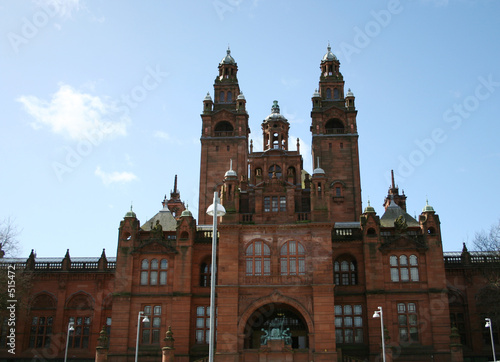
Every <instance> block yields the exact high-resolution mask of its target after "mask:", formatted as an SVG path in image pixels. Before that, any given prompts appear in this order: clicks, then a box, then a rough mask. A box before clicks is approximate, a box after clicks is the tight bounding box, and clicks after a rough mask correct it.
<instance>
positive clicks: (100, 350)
mask: <svg viewBox="0 0 500 362" xmlns="http://www.w3.org/2000/svg"><path fill="white" fill-rule="evenodd" d="M108 341H109V338H108V334H107V333H106V326H102V330H101V332H100V333H99V338H97V347H96V348H95V361H96V362H106V361H107V360H108Z"/></svg>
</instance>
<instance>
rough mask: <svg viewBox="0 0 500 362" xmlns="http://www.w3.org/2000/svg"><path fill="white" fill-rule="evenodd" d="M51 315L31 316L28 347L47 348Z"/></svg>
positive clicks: (51, 320)
mask: <svg viewBox="0 0 500 362" xmlns="http://www.w3.org/2000/svg"><path fill="white" fill-rule="evenodd" d="M52 322H53V317H52V316H50V317H33V318H31V328H30V347H31V348H49V347H50V339H51V337H52Z"/></svg>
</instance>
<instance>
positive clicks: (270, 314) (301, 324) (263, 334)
mask: <svg viewBox="0 0 500 362" xmlns="http://www.w3.org/2000/svg"><path fill="white" fill-rule="evenodd" d="M283 331H284V333H282V332H283ZM280 333H282V335H283V340H284V341H285V344H286V345H287V346H289V347H291V348H292V349H307V348H309V337H308V333H309V331H308V327H307V323H306V321H305V320H304V318H303V316H302V315H301V314H300V312H299V311H297V309H295V308H294V307H292V306H290V305H288V304H285V303H269V304H265V305H262V306H260V307H259V308H257V309H256V310H255V311H254V312H253V313H252V314H251V315H250V317H249V318H248V319H247V322H246V325H245V331H244V334H245V339H244V349H259V348H262V347H265V346H266V344H267V342H268V339H269V338H280V337H279V336H280V335H281V334H280ZM285 336H286V337H285Z"/></svg>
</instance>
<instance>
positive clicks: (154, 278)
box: [149, 270, 158, 285]
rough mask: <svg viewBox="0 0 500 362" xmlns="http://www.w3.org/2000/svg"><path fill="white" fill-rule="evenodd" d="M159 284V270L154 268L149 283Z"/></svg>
mask: <svg viewBox="0 0 500 362" xmlns="http://www.w3.org/2000/svg"><path fill="white" fill-rule="evenodd" d="M156 284H158V272H157V271H154V270H152V271H151V272H150V274H149V285H156Z"/></svg>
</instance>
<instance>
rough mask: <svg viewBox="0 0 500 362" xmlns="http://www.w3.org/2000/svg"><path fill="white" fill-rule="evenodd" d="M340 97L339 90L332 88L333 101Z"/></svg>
mask: <svg viewBox="0 0 500 362" xmlns="http://www.w3.org/2000/svg"><path fill="white" fill-rule="evenodd" d="M339 98H340V96H339V90H338V89H337V88H334V89H333V99H334V100H336V101H337V100H339Z"/></svg>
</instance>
